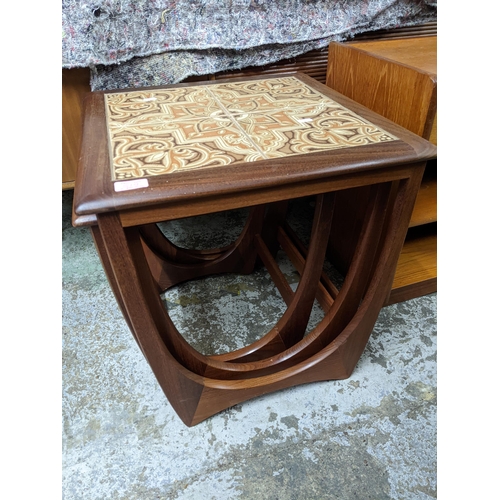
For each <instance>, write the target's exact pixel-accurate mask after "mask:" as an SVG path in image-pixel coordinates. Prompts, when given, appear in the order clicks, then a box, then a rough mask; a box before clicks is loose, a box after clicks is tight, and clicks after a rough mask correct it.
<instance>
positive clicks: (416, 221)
mask: <svg viewBox="0 0 500 500" xmlns="http://www.w3.org/2000/svg"><path fill="white" fill-rule="evenodd" d="M436 221H437V179H436V178H433V179H425V178H424V180H423V181H422V184H421V185H420V191H419V192H418V195H417V201H416V202H415V208H414V209H413V214H412V216H411V220H410V226H409V227H415V226H421V225H422V224H429V223H431V222H436Z"/></svg>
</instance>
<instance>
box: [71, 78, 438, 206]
mask: <svg viewBox="0 0 500 500" xmlns="http://www.w3.org/2000/svg"><path fill="white" fill-rule="evenodd" d="M434 155H435V150H433V147H432V146H430V145H429V144H428V143H427V141H423V140H422V139H420V138H418V137H417V136H414V135H413V134H411V133H409V132H408V131H406V130H404V129H402V128H400V127H398V126H397V125H395V124H393V123H392V122H389V121H387V120H386V119H384V118H382V117H380V116H379V115H376V114H374V113H372V112H371V111H369V110H367V109H366V108H364V107H362V106H360V105H358V104H356V103H354V102H353V101H350V100H349V99H347V98H345V97H344V96H342V95H340V94H338V93H336V92H334V91H332V90H331V89H329V88H327V87H326V86H324V85H321V84H320V83H318V82H317V81H315V80H313V79H312V78H310V77H307V76H306V75H303V74H300V73H295V74H290V75H285V76H283V75H280V76H266V77H251V78H244V79H233V80H226V81H223V80H220V81H216V82H203V83H197V84H189V85H186V84H179V85H173V86H168V87H163V88H146V89H137V90H136V89H128V90H122V91H115V92H109V91H108V92H95V93H92V94H89V96H88V97H87V99H86V105H85V118H84V133H83V140H82V154H81V158H80V165H79V168H78V175H77V181H76V187H75V205H74V206H75V213H76V214H78V215H85V214H95V213H99V212H102V211H109V210H115V209H131V208H134V207H140V206H141V207H142V206H147V205H151V204H154V203H162V202H168V201H169V200H179V199H182V198H186V197H194V196H214V195H215V196H217V194H220V193H223V192H225V191H233V192H234V191H240V192H245V191H247V190H252V189H259V188H263V187H266V188H268V187H270V186H273V185H277V184H282V183H288V182H301V181H306V180H308V179H312V178H316V177H318V176H319V177H321V176H326V175H329V174H334V173H335V171H337V172H340V171H344V170H345V169H348V170H349V169H351V170H352V169H363V168H365V169H370V168H375V167H377V166H381V165H388V166H390V165H391V164H395V163H401V162H411V161H418V160H419V159H427V158H430V157H434Z"/></svg>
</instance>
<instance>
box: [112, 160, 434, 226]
mask: <svg viewBox="0 0 500 500" xmlns="http://www.w3.org/2000/svg"><path fill="white" fill-rule="evenodd" d="M425 165H426V162H421V163H418V164H415V163H414V164H411V165H410V166H408V165H405V166H402V167H398V168H394V167H391V168H387V169H377V170H373V171H371V172H370V171H369V172H367V171H364V172H359V173H356V174H341V175H336V176H334V177H328V178H322V179H313V180H309V181H301V182H300V183H293V184H282V185H278V186H272V187H264V188H259V189H255V190H248V191H237V192H230V193H219V194H217V195H216V196H215V195H214V196H199V197H198V198H189V199H185V200H175V201H170V202H165V203H161V204H157V205H153V206H143V207H140V208H134V209H130V210H127V209H124V210H119V216H120V221H121V224H122V226H123V227H132V226H137V225H141V224H150V223H154V222H160V221H167V220H175V219H182V218H186V217H192V216H196V215H204V214H209V213H215V212H221V211H224V210H233V209H238V208H244V207H251V206H255V205H261V204H264V203H273V202H276V201H283V200H291V199H294V198H301V197H304V196H312V195H317V194H321V193H328V192H332V191H339V190H343V189H350V188H356V187H361V186H368V185H373V184H378V183H381V182H393V181H398V180H403V179H409V178H411V177H412V176H413V175H421V169H423V168H425Z"/></svg>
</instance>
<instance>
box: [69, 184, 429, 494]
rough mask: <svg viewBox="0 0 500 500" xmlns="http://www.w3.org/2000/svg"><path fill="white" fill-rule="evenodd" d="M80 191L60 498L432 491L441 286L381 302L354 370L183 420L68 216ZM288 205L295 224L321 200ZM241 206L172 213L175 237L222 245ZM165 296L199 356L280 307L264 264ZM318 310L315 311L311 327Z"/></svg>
mask: <svg viewBox="0 0 500 500" xmlns="http://www.w3.org/2000/svg"><path fill="white" fill-rule="evenodd" d="M71 201H72V192H71V191H66V192H63V196H62V203H63V221H62V248H63V261H62V265H63V269H62V277H63V283H62V307H63V318H62V324H63V380H62V385H63V407H62V417H63V424H62V425H63V472H62V475H63V484H62V488H63V498H64V499H65V500H77V499H78V500H79V499H90V500H100V499H113V500H139V499H140V500H156V499H193V500H196V499H202V500H209V499H273V500H274V499H279V500H281V499H284V500H288V499H297V500H299V499H304V500H312V499H346V500H350V499H377V500H381V499H405V500H417V499H418V500H424V499H430V498H436V468H437V460H436V400H437V387H436V299H437V297H436V294H431V295H428V296H425V297H420V298H418V299H413V300H410V301H407V302H403V303H400V304H396V305H393V306H389V307H386V308H384V309H382V311H381V314H380V316H379V319H378V321H377V324H376V326H375V328H374V331H373V333H372V336H371V338H370V341H369V343H368V345H367V348H366V350H365V352H364V354H363V355H362V357H361V359H360V361H359V363H358V365H357V367H356V369H355V371H354V373H353V375H352V376H351V377H350V378H349V379H348V380H342V381H331V382H321V383H316V384H309V385H304V386H300V387H294V388H291V389H287V390H283V391H280V392H276V393H273V394H269V395H266V396H263V397H260V398H256V399H254V400H252V401H248V402H245V403H242V404H239V405H237V406H235V407H233V408H230V409H228V410H226V411H223V412H222V413H220V414H218V415H215V416H214V417H212V418H210V419H208V420H207V421H205V422H202V423H200V424H199V425H197V426H195V427H192V428H188V427H186V426H184V424H182V422H181V421H180V419H179V418H178V417H177V415H176V414H175V412H174V411H173V410H172V408H171V407H170V405H169V403H168V401H167V400H166V398H165V396H164V395H163V393H162V391H161V389H160V388H159V386H158V384H157V383H156V380H155V378H154V376H153V374H152V373H151V371H150V369H149V366H148V364H147V362H146V361H145V359H144V358H143V356H142V354H141V352H140V350H139V348H138V346H137V345H136V344H135V341H134V339H133V337H132V335H131V334H130V333H129V331H128V330H127V326H126V323H125V321H124V320H123V318H122V316H121V314H120V312H119V309H118V307H117V305H116V303H115V301H114V298H113V295H112V292H111V290H110V288H109V286H108V283H107V281H106V277H105V275H104V272H103V270H102V268H101V265H100V262H99V258H98V256H97V253H96V251H95V249H94V246H93V242H92V238H91V235H90V232H89V231H88V229H86V228H73V227H71ZM293 209H294V210H293V212H292V219H291V222H293V223H294V224H296V229H297V230H298V232H299V233H300V230H301V228H302V227H304V228H306V226H307V224H308V222H307V221H308V220H309V219H308V218H309V216H310V212H311V210H312V208H311V206H310V203H309V202H307V203H306V202H304V203H297V204H295V205H294V206H293ZM243 216H244V213H241V212H234V213H228V214H222V215H218V216H210V217H207V218H204V219H201V220H200V219H198V220H192V221H183V222H179V223H178V224H174V225H170V226H169V228H168V230H169V231H170V233H169V235H170V236H171V237H172V238H174V239H175V240H176V241H177V242H179V243H182V244H186V245H195V246H196V245H198V244H203V243H204V241H209V242H210V243H211V244H212V243H213V244H214V245H219V244H224V243H225V241H226V239H227V238H229V239H230V238H232V237H233V236H234V234H236V233H237V232H238V229H239V227H240V225H241V223H242V220H243ZM165 230H167V229H165ZM207 235H209V236H207ZM287 266H288V263H287V262H286V260H284V261H283V262H282V268H283V270H284V271H285V274H287V275H288V276H289V278H290V281H291V282H294V281H295V277H294V271H293V269H292V268H291V267H287ZM329 272H331V273H334V270H329ZM207 290H209V291H210V292H211V293H210V296H211V299H210V300H209V301H208V300H207V299H206V292H207ZM164 300H165V305H166V307H168V308H169V310H170V312H171V314H172V317H173V319H174V321H175V323H176V324H177V326H178V328H179V329H180V330H181V331H182V332H183V334H185V335H186V338H188V340H189V341H190V342H191V343H192V344H193V345H194V346H195V347H196V348H198V349H199V350H200V351H202V352H205V353H211V352H222V351H224V350H226V349H234V348H236V347H240V346H242V345H244V344H246V343H247V342H249V341H251V340H252V339H254V338H256V337H257V336H259V335H261V334H262V333H263V332H264V331H265V330H266V328H267V327H268V326H269V324H272V323H273V322H274V321H275V319H276V316H277V315H279V314H280V313H281V312H282V310H283V308H284V304H283V302H282V300H281V299H280V298H279V295H278V294H277V293H276V292H275V291H274V287H273V286H272V285H271V284H270V282H269V279H268V276H267V275H266V273H265V272H264V271H259V272H258V273H256V274H255V275H252V276H249V277H237V276H226V277H214V278H210V279H209V280H206V282H204V283H195V284H188V285H183V286H181V287H178V289H175V290H172V291H169V292H168V293H166V294H165V296H164ZM320 317H321V311H320V309H319V308H317V309H316V310H315V311H314V314H313V317H312V319H311V324H310V326H311V327H312V326H313V325H314V323H315V322H316V321H318V320H319V318H320ZM202 318H205V319H204V320H203V319H202ZM242 318H243V323H244V325H245V326H243V327H242V326H241V320H242ZM207 323H208V325H209V327H210V332H211V335H206V334H205V333H204V332H206V326H207Z"/></svg>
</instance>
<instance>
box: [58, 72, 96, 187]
mask: <svg viewBox="0 0 500 500" xmlns="http://www.w3.org/2000/svg"><path fill="white" fill-rule="evenodd" d="M61 90H62V188H63V189H73V188H74V187H75V178H76V167H77V165H78V156H79V154H80V139H81V135H82V98H83V95H84V94H85V93H86V92H90V70H89V69H88V68H76V69H63V70H62V89H61Z"/></svg>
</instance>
